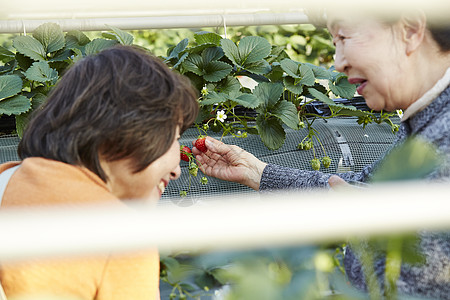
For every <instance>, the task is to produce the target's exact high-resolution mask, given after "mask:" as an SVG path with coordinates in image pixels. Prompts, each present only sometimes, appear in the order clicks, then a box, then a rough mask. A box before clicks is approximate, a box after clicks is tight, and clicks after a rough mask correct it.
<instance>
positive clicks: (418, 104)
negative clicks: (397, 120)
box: [402, 68, 450, 122]
mask: <svg viewBox="0 0 450 300" xmlns="http://www.w3.org/2000/svg"><path fill="white" fill-rule="evenodd" d="M449 85H450V68H448V69H447V71H446V72H445V74H444V77H442V78H441V79H440V80H439V81H438V82H436V84H435V85H434V86H433V87H432V88H431V89H430V90H428V91H427V92H426V93H425V94H423V96H422V97H420V98H419V99H418V100H417V101H415V102H414V103H412V104H411V105H410V106H409V107H408V108H407V109H406V110H405V112H404V114H403V116H402V122H404V121H406V120H408V119H409V118H411V117H412V116H414V115H415V114H417V113H418V112H420V111H422V110H424V109H425V108H426V107H427V106H428V105H430V103H431V102H433V100H434V99H435V98H436V97H438V96H439V95H440V94H441V93H442V92H443V91H444V90H445V89H446V88H447V87H448V86H449Z"/></svg>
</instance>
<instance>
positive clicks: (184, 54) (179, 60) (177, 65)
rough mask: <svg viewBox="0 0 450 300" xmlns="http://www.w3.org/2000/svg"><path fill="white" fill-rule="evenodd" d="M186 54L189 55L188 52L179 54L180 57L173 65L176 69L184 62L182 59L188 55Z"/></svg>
mask: <svg viewBox="0 0 450 300" xmlns="http://www.w3.org/2000/svg"><path fill="white" fill-rule="evenodd" d="M188 55H189V53H188V52H185V53H183V55H181V57H180V59H178V61H177V63H176V64H174V65H173V68H174V69H177V68H178V67H179V66H180V65H181V64H182V63H183V62H184V60H185V59H186V58H187V57H188Z"/></svg>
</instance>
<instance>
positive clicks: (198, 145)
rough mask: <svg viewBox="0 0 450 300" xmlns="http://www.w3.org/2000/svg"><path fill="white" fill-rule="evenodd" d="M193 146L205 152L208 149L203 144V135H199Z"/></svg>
mask: <svg viewBox="0 0 450 300" xmlns="http://www.w3.org/2000/svg"><path fill="white" fill-rule="evenodd" d="M195 148H197V149H198V150H200V151H202V152H206V151H207V150H208V148H206V145H205V137H204V136H202V135H200V136H199V137H198V138H197V140H196V141H195Z"/></svg>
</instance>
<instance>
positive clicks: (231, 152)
mask: <svg viewBox="0 0 450 300" xmlns="http://www.w3.org/2000/svg"><path fill="white" fill-rule="evenodd" d="M205 144H206V147H207V148H208V150H207V151H206V152H205V153H203V152H201V151H200V150H198V149H197V148H195V147H193V148H192V153H193V154H194V155H195V156H196V158H197V160H198V162H199V167H200V170H201V171H202V172H203V173H205V174H206V175H208V176H212V177H216V178H219V179H222V180H226V181H232V182H237V183H241V184H244V185H246V186H248V187H250V188H252V189H255V190H258V189H259V182H260V180H261V175H262V173H263V170H264V168H265V167H266V165H267V164H266V163H264V162H262V161H260V160H259V159H258V158H256V157H255V156H254V155H253V154H251V153H249V152H247V151H245V150H243V149H242V148H240V147H238V146H235V145H227V144H224V143H222V142H220V141H218V140H216V139H214V138H212V137H209V136H208V137H206V141H205Z"/></svg>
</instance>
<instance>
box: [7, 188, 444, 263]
mask: <svg viewBox="0 0 450 300" xmlns="http://www.w3.org/2000/svg"><path fill="white" fill-rule="evenodd" d="M449 192H450V185H449V184H448V183H447V184H430V183H425V182H413V183H408V184H406V183H405V184H401V183H392V184H386V185H380V186H374V187H372V188H370V189H361V188H359V189H357V188H355V189H352V190H342V191H337V192H319V191H318V192H314V193H313V192H310V193H304V192H303V193H298V192H297V193H288V194H280V193H275V194H268V195H260V194H257V193H255V194H250V195H249V194H245V195H240V196H239V195H237V196H227V198H222V199H219V200H220V201H213V202H211V201H204V202H202V203H203V204H204V205H201V204H196V205H194V206H191V207H177V206H175V205H173V206H172V205H171V206H162V207H158V208H155V207H153V208H150V207H148V206H147V207H145V206H139V205H136V206H130V209H118V208H117V207H116V208H111V207H88V208H74V207H73V206H71V207H70V208H67V207H62V208H53V209H45V210H43V209H39V210H38V209H35V210H32V209H30V208H27V209H25V210H11V209H9V210H8V209H2V210H0V242H1V246H0V261H14V260H21V259H27V258H32V257H33V258H39V257H47V256H55V255H58V256H60V255H70V256H74V255H75V256H76V255H82V254H95V253H104V252H106V251H107V252H124V251H130V250H136V249H141V250H142V249H147V248H152V247H155V246H157V247H158V248H159V249H160V250H161V251H169V250H196V251H199V250H200V251H202V250H203V251H205V250H224V249H245V248H253V247H261V246H263V247H267V246H280V245H302V244H311V243H321V242H325V241H327V242H328V241H343V240H345V239H346V238H348V237H350V236H360V235H378V234H395V233H402V232H409V231H415V230H419V229H450V201H449V197H448V195H449ZM252 195H253V196H252Z"/></svg>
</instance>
